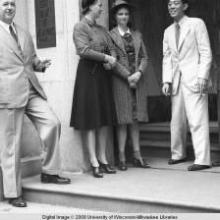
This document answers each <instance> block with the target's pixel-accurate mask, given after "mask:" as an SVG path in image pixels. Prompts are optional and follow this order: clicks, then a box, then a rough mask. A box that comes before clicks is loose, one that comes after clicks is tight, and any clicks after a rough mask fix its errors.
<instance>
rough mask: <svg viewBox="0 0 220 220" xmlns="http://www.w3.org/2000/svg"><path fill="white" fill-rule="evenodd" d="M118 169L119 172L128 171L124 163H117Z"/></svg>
mask: <svg viewBox="0 0 220 220" xmlns="http://www.w3.org/2000/svg"><path fill="white" fill-rule="evenodd" d="M118 169H119V170H121V171H126V170H127V169H128V167H127V165H126V163H125V161H119V163H118Z"/></svg>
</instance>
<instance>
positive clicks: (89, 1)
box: [81, 0, 97, 15]
mask: <svg viewBox="0 0 220 220" xmlns="http://www.w3.org/2000/svg"><path fill="white" fill-rule="evenodd" d="M96 1H97V0H82V3H81V6H82V14H83V15H85V14H87V13H88V12H89V7H90V6H91V5H93V4H94V3H95V2H96Z"/></svg>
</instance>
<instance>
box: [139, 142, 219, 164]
mask: <svg viewBox="0 0 220 220" xmlns="http://www.w3.org/2000/svg"><path fill="white" fill-rule="evenodd" d="M140 145H141V151H142V154H143V156H145V157H146V156H149V155H150V156H153V157H164V158H170V141H163V140H162V141H161V140H159V141H157V140H156V141H155V140H149V141H148V140H141V141H140ZM187 155H188V158H190V159H193V158H194V153H193V146H192V143H191V142H188V144H187ZM211 158H212V161H214V160H220V146H219V144H218V143H214V144H213V143H212V144H211Z"/></svg>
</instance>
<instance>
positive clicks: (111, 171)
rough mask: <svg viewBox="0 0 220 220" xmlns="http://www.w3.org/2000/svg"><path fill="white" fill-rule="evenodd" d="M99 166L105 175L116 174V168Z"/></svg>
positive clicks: (101, 164)
mask: <svg viewBox="0 0 220 220" xmlns="http://www.w3.org/2000/svg"><path fill="white" fill-rule="evenodd" d="M99 165H100V169H101V170H102V171H103V172H104V173H107V174H115V173H116V170H115V168H113V167H112V166H111V165H110V164H104V163H101V162H99Z"/></svg>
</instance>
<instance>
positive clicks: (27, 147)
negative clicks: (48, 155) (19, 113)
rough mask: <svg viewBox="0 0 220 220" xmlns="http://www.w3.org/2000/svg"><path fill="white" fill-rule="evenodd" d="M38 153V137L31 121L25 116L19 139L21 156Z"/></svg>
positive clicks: (39, 146)
mask: <svg viewBox="0 0 220 220" xmlns="http://www.w3.org/2000/svg"><path fill="white" fill-rule="evenodd" d="M40 154H41V142H40V138H39V136H38V134H37V131H36V130H35V128H34V126H33V124H32V123H31V121H30V120H29V119H28V118H27V117H26V116H25V119H24V126H23V133H22V140H21V158H27V157H35V156H39V155H40Z"/></svg>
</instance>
